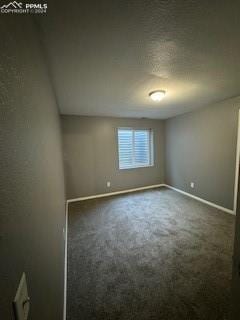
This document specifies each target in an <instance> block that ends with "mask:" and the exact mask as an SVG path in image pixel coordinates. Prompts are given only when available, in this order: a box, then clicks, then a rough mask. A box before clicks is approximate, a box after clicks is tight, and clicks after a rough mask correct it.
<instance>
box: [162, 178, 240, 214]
mask: <svg viewBox="0 0 240 320" xmlns="http://www.w3.org/2000/svg"><path fill="white" fill-rule="evenodd" d="M164 186H165V187H167V188H169V189H172V190H175V191H177V192H179V193H182V194H184V195H185V196H188V197H190V198H193V199H195V200H198V201H200V202H203V203H205V204H207V205H209V206H211V207H214V208H217V209H219V210H222V211H224V212H227V213H230V214H233V215H235V213H234V210H231V209H228V208H225V207H222V206H219V205H217V204H215V203H213V202H210V201H207V200H204V199H202V198H199V197H197V196H194V195H193V194H191V193H188V192H185V191H182V190H180V189H177V188H174V187H172V186H170V185H168V184H165V185H164Z"/></svg>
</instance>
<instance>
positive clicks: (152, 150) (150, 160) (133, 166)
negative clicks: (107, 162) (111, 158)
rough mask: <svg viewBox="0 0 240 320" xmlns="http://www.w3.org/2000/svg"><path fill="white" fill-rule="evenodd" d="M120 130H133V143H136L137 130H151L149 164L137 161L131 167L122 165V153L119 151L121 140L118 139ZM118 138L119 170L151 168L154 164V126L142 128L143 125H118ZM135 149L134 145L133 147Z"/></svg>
mask: <svg viewBox="0 0 240 320" xmlns="http://www.w3.org/2000/svg"><path fill="white" fill-rule="evenodd" d="M119 130H131V131H133V145H134V132H135V131H139V130H140V131H144V130H145V131H148V132H149V164H144V165H137V164H136V163H135V164H134V165H132V166H129V167H123V168H121V167H120V153H119V141H118V131H119ZM116 139H117V156H118V159H117V161H118V170H131V169H141V168H150V167H153V166H154V130H153V129H152V128H146V127H144V128H141V127H118V128H117V130H116ZM133 151H134V147H133Z"/></svg>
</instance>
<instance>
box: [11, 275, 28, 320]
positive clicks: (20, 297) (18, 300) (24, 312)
mask: <svg viewBox="0 0 240 320" xmlns="http://www.w3.org/2000/svg"><path fill="white" fill-rule="evenodd" d="M13 308H14V314H15V319H16V320H27V319H28V313H29V308H30V298H29V296H28V288H27V281H26V275H25V273H23V274H22V277H21V280H20V283H19V286H18V289H17V293H16V296H15V298H14V301H13Z"/></svg>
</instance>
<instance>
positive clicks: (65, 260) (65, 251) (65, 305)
mask: <svg viewBox="0 0 240 320" xmlns="http://www.w3.org/2000/svg"><path fill="white" fill-rule="evenodd" d="M65 214H66V217H65V233H64V240H65V244H64V296H63V320H66V319H67V257H68V249H67V247H68V203H67V202H66V213H65Z"/></svg>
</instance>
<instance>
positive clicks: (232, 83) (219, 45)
mask: <svg viewBox="0 0 240 320" xmlns="http://www.w3.org/2000/svg"><path fill="white" fill-rule="evenodd" d="M239 12H240V2H239V1H226V0H225V1H221V0H220V1H199V0H198V1H188V0H186V1H156V0H155V1H154V0H152V1H143V0H134V1H132V0H129V1H123V0H118V1H116V0H111V1H104V0H101V1H99V0H97V1H79V0H71V1H69V2H68V3H67V2H66V1H64V2H61V1H59V0H58V1H56V2H55V1H51V3H49V9H48V14H47V15H45V16H44V15H41V17H39V21H40V24H41V28H42V32H43V41H44V44H45V47H46V50H47V55H48V58H49V65H50V71H51V75H52V78H53V83H54V86H55V89H56V94H57V98H58V102H59V106H60V110H61V113H63V114H77V115H104V116H123V117H150V118H168V117H171V116H174V115H177V114H180V113H184V112H188V111H190V110H193V109H194V108H198V107H200V106H204V105H206V104H209V103H212V102H216V101H220V100H223V99H226V98H229V97H233V96H236V95H238V94H239V93H240V89H239V84H240V63H239V57H240V31H239V30H240V29H239ZM156 89H164V90H166V91H167V95H166V97H165V99H164V100H163V101H161V102H159V103H154V102H152V101H151V100H150V99H149V97H148V93H149V92H150V91H152V90H156Z"/></svg>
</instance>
